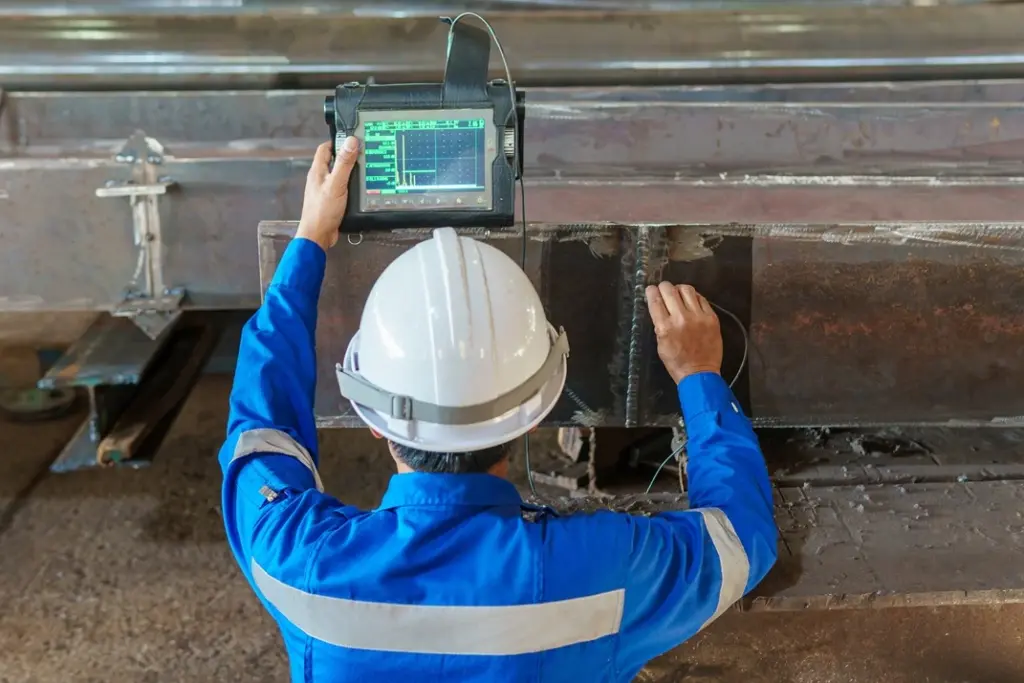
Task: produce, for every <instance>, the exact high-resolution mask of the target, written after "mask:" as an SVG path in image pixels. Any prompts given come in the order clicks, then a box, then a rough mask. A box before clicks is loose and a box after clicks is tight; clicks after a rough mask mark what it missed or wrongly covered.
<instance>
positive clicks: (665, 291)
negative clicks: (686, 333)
mask: <svg viewBox="0 0 1024 683" xmlns="http://www.w3.org/2000/svg"><path fill="white" fill-rule="evenodd" d="M658 290H659V291H660V292H661V299H662V301H664V302H665V308H666V309H668V312H669V315H671V316H672V317H673V318H675V317H677V316H681V315H682V314H683V311H684V310H685V308H686V305H685V304H684V303H683V300H682V299H681V298H680V296H679V290H677V289H676V288H675V287H674V286H673V285H672V283H670V282H662V283H660V284H659V285H658Z"/></svg>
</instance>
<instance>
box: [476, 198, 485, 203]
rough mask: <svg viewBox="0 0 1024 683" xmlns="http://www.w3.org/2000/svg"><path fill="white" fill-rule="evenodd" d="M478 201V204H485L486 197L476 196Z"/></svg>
mask: <svg viewBox="0 0 1024 683" xmlns="http://www.w3.org/2000/svg"><path fill="white" fill-rule="evenodd" d="M476 203H477V204H483V203H484V198H483V197H477V198H476Z"/></svg>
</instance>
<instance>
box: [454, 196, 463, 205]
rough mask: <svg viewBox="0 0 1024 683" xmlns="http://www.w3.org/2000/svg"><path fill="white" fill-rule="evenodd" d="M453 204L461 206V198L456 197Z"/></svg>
mask: <svg viewBox="0 0 1024 683" xmlns="http://www.w3.org/2000/svg"><path fill="white" fill-rule="evenodd" d="M455 203H456V204H458V205H459V206H462V204H463V201H462V197H456V198H455Z"/></svg>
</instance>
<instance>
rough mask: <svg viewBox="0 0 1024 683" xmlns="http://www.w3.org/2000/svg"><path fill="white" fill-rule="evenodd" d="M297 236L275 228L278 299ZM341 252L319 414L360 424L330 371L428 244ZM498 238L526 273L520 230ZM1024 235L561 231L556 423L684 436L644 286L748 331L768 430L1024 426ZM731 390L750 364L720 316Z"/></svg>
mask: <svg viewBox="0 0 1024 683" xmlns="http://www.w3.org/2000/svg"><path fill="white" fill-rule="evenodd" d="M294 228H295V224H294V223H265V224H263V225H262V226H261V230H260V232H261V239H260V247H261V262H262V264H263V267H262V278H263V282H264V285H266V283H268V282H269V281H270V279H271V277H272V276H273V271H274V266H275V264H276V263H277V261H278V260H279V258H280V255H281V254H282V253H283V250H284V248H285V246H286V245H287V243H288V240H289V237H290V235H291V234H292V233H293V231H294ZM425 234H426V233H425V232H424V231H411V232H409V233H407V234H404V235H401V236H388V237H377V238H374V237H372V236H367V237H365V238H364V240H363V242H362V243H359V244H358V245H355V246H353V245H351V244H348V243H347V242H345V241H344V240H343V241H342V242H341V244H340V245H339V247H337V248H336V249H335V250H334V251H332V253H331V255H330V257H329V261H328V271H327V276H326V282H325V285H324V293H323V295H322V298H321V302H320V323H319V325H320V327H319V329H318V342H317V343H318V355H319V374H318V377H319V385H318V390H317V408H316V410H317V416H318V419H319V420H320V424H321V425H322V426H325V427H343V426H355V425H357V424H358V421H357V420H356V418H355V416H354V415H353V414H352V412H351V409H350V408H349V406H347V405H345V404H344V403H343V402H342V401H341V400H340V397H339V394H338V391H337V387H336V382H335V379H334V373H333V368H334V364H335V363H336V362H338V361H339V360H340V359H341V358H342V355H343V353H344V348H345V345H346V344H347V343H348V340H349V339H350V338H351V337H352V335H353V333H354V332H355V330H356V329H357V327H358V324H359V317H360V315H361V311H362V305H363V302H364V301H365V299H366V295H367V293H368V291H369V287H370V286H371V285H372V283H373V280H374V278H375V277H376V275H377V274H379V273H380V272H381V271H382V270H383V269H384V268H385V267H386V266H387V264H388V263H390V262H391V261H392V260H393V259H394V257H395V255H396V254H397V253H399V250H400V249H404V248H407V247H408V246H409V245H410V244H412V243H413V242H414V241H415V240H419V239H422V238H423V237H424V236H425ZM467 234H474V235H475V236H484V237H487V238H488V239H489V240H490V241H491V242H492V243H493V244H495V245H496V246H498V247H499V248H501V249H503V250H505V251H506V252H507V253H508V254H509V255H510V256H512V257H513V258H514V259H516V260H517V261H518V260H519V259H520V257H521V256H520V254H521V251H520V247H521V243H520V241H519V239H518V238H517V236H516V234H515V233H514V232H508V233H499V232H492V233H489V234H488V235H484V234H483V233H472V232H470V233H467ZM1022 235H1024V225H1020V224H1013V225H1004V226H996V225H989V226H976V225H975V226H972V225H951V224H946V225H937V224H916V225H900V226H896V227H893V226H885V225H847V226H835V225H827V226H785V225H775V226H765V225H762V226H740V225H727V226H720V225H719V226H715V225H705V226H701V225H690V226H648V227H642V228H635V227H624V226H614V225H605V226H597V225H592V226H577V227H570V226H558V225H542V224H534V225H532V226H531V229H530V240H529V242H528V251H527V272H528V273H529V274H530V276H531V278H532V279H533V281H534V284H535V285H536V286H537V287H538V290H539V291H540V293H541V297H542V300H543V301H544V304H545V307H546V309H547V311H548V315H549V317H550V318H551V320H552V321H553V322H554V324H556V325H561V326H564V327H565V329H566V331H567V332H568V334H569V339H570V343H571V346H572V356H571V358H570V363H569V377H568V382H567V384H568V386H569V387H570V389H571V390H572V391H573V392H574V394H575V395H576V396H577V397H578V398H579V400H578V401H577V400H574V397H573V396H572V395H566V396H565V397H563V399H562V401H561V402H560V404H559V406H558V409H557V410H556V411H555V413H554V414H553V415H552V417H551V420H550V424H584V425H606V426H655V425H661V426H670V425H672V424H675V423H677V421H678V415H679V407H678V403H677V399H676V397H675V392H674V390H673V387H672V385H671V382H670V380H669V378H668V377H667V375H666V374H665V372H664V370H663V369H662V368H661V366H660V364H659V361H658V359H657V354H656V351H655V344H654V337H653V330H652V329H651V325H650V323H649V320H648V317H647V312H646V307H645V305H644V302H643V295H642V289H643V286H644V285H645V284H648V283H652V282H657V281H659V280H660V279H661V278H663V277H664V278H666V279H669V280H672V281H678V282H691V283H693V284H695V285H696V286H697V287H698V289H700V290H701V291H702V292H704V293H705V294H706V295H707V296H708V297H709V298H710V299H711V300H712V301H714V302H716V303H718V304H719V305H721V306H723V307H725V308H726V309H728V310H730V311H732V312H733V313H735V314H736V315H737V316H738V317H739V319H740V320H741V321H742V322H743V324H744V327H745V328H746V329H747V330H748V331H749V345H750V346H749V357H748V366H747V370H746V372H744V373H743V374H741V375H740V376H739V377H738V381H737V383H736V386H735V389H736V393H737V396H738V397H739V399H740V401H741V402H742V403H743V405H744V408H745V410H746V411H747V412H748V414H750V415H751V416H752V417H753V418H754V420H755V422H756V423H758V424H762V425H867V424H875V425H900V424H904V425H911V424H977V425H992V426H1009V425H1016V424H1021V423H1024V394H1022V393H1021V392H1020V391H1019V387H1020V386H1021V385H1022V382H1024V361H1022V359H1021V355H1020V353H1019V350H1020V348H1021V344H1022V341H1024V304H1022V303H1021V302H1024V274H1022V273H1024V268H1022V266H1024V249H1022V244H1021V238H1022ZM722 328H723V335H724V338H725V350H726V354H725V366H724V369H723V371H724V374H725V375H726V376H728V377H730V378H731V377H732V376H733V375H734V374H735V372H736V370H737V368H738V366H739V362H740V358H741V356H742V353H743V337H742V332H741V331H740V330H739V328H738V326H737V325H736V324H735V323H734V322H733V321H732V320H731V319H728V318H726V317H724V316H722Z"/></svg>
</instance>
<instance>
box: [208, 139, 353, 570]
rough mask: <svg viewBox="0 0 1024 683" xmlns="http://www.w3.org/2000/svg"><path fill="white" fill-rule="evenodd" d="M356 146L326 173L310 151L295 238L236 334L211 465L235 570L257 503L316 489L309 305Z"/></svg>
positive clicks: (326, 151)
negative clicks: (221, 431) (219, 484)
mask: <svg viewBox="0 0 1024 683" xmlns="http://www.w3.org/2000/svg"><path fill="white" fill-rule="evenodd" d="M353 142H355V141H354V140H353ZM346 149H347V148H346ZM357 149H358V143H355V144H354V146H353V147H352V149H350V150H348V149H347V153H345V154H343V155H341V156H339V159H338V163H336V164H335V167H334V169H333V170H330V169H329V163H330V158H331V145H330V143H324V144H323V145H321V146H320V147H319V149H317V152H316V156H315V158H314V160H313V165H312V167H311V168H310V170H309V175H308V176H307V179H306V190H305V195H304V197H303V204H302V218H301V220H300V221H299V229H298V232H297V233H296V237H295V239H294V240H292V242H291V243H290V244H289V245H288V248H287V249H286V250H285V253H284V256H283V257H282V259H281V262H280V264H279V265H278V267H277V270H276V271H275V273H274V277H273V280H272V281H271V283H270V286H269V287H268V288H267V293H266V296H265V298H264V301H263V305H262V306H260V308H259V310H258V311H257V312H256V314H255V315H253V317H252V318H251V319H250V320H249V322H248V323H246V325H245V327H244V329H243V330H242V340H241V344H240V346H239V349H238V365H237V367H236V369H235V378H234V385H233V387H232V390H231V398H230V408H229V413H228V430H227V439H226V441H225V443H224V445H223V447H222V448H221V451H220V458H219V459H220V465H221V469H222V470H223V472H224V485H223V509H224V521H225V526H226V529H227V533H228V540H229V541H230V543H231V547H232V550H233V551H234V552H235V556H236V557H237V558H238V560H239V562H240V563H241V564H243V568H244V567H245V565H246V564H247V560H248V558H249V556H250V555H251V547H250V546H251V543H252V538H253V534H254V529H255V527H256V525H257V522H258V521H259V520H260V517H261V515H262V514H263V512H264V510H265V509H266V508H265V506H266V504H267V503H269V502H273V501H275V500H277V499H278V498H280V497H282V496H283V495H285V494H286V493H287V494H288V495H295V494H301V493H303V492H305V491H309V490H315V491H322V490H323V485H322V484H321V482H320V477H319V474H318V473H317V464H318V459H317V438H316V424H315V421H314V417H313V397H314V393H315V389H316V342H315V334H316V317H317V303H318V300H319V297H320V286H321V284H322V283H323V276H324V267H325V264H326V258H327V256H326V253H325V251H326V250H327V249H328V248H330V247H331V246H332V245H333V244H334V243H335V242H336V241H337V239H338V226H339V225H340V224H341V219H342V217H343V216H344V212H345V202H346V200H347V188H348V177H349V174H350V173H351V170H352V165H353V164H354V162H355V158H356V150H357Z"/></svg>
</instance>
